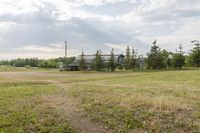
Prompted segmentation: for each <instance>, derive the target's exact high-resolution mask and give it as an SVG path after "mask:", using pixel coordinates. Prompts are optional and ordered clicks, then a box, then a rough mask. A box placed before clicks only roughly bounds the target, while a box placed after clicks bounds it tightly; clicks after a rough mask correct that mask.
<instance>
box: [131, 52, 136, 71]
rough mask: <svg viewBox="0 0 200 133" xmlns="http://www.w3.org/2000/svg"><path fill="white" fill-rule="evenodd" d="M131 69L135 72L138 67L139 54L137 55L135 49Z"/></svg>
mask: <svg viewBox="0 0 200 133" xmlns="http://www.w3.org/2000/svg"><path fill="white" fill-rule="evenodd" d="M130 67H131V69H133V70H135V68H136V67H137V54H136V51H135V49H133V50H132V55H131V58H130Z"/></svg>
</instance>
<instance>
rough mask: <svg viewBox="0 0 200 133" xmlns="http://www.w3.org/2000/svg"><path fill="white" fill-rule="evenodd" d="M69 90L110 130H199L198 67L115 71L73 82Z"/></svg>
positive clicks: (199, 82)
mask: <svg viewBox="0 0 200 133" xmlns="http://www.w3.org/2000/svg"><path fill="white" fill-rule="evenodd" d="M70 94H71V95H72V96H74V97H76V98H77V99H81V101H82V107H83V108H84V109H85V110H86V111H87V114H88V116H89V117H91V118H92V119H93V120H94V121H100V122H102V123H104V125H105V127H107V128H111V129H113V131H114V132H146V131H147V132H200V71H170V72H169V71H166V72H145V73H132V74H124V76H122V77H121V76H119V75H116V76H115V78H111V79H108V78H106V79H101V80H98V81H88V82H79V83H76V84H74V85H73V87H72V89H71V90H70Z"/></svg>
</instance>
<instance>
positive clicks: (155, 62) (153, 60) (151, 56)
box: [146, 40, 164, 69]
mask: <svg viewBox="0 0 200 133" xmlns="http://www.w3.org/2000/svg"><path fill="white" fill-rule="evenodd" d="M156 44H157V41H156V40H155V41H154V42H153V46H152V47H151V50H150V52H148V53H147V59H146V63H147V67H148V68H150V69H161V68H163V67H164V64H163V60H164V59H163V56H162V53H161V50H160V48H159V46H157V45H156Z"/></svg>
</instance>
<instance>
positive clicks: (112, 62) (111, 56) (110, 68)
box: [108, 49, 116, 71]
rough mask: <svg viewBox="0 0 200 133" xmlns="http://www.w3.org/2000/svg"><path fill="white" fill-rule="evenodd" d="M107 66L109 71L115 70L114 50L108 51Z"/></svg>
mask: <svg viewBox="0 0 200 133" xmlns="http://www.w3.org/2000/svg"><path fill="white" fill-rule="evenodd" d="M108 68H109V70H110V71H115V69H116V63H115V57H114V50H113V49H112V51H111V53H110V59H109V63H108Z"/></svg>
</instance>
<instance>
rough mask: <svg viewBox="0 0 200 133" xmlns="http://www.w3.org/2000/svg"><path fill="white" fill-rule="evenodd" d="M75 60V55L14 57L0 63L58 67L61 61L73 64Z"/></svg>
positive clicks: (15, 65) (18, 65) (20, 65)
mask: <svg viewBox="0 0 200 133" xmlns="http://www.w3.org/2000/svg"><path fill="white" fill-rule="evenodd" d="M74 60H75V57H69V58H65V57H60V58H55V59H47V60H45V59H38V58H26V59H20V58H19V59H13V60H4V61H0V65H10V66H14V67H41V68H58V67H59V63H61V62H62V63H64V64H71V63H73V61H74Z"/></svg>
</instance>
